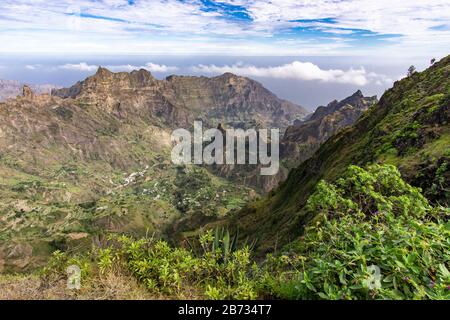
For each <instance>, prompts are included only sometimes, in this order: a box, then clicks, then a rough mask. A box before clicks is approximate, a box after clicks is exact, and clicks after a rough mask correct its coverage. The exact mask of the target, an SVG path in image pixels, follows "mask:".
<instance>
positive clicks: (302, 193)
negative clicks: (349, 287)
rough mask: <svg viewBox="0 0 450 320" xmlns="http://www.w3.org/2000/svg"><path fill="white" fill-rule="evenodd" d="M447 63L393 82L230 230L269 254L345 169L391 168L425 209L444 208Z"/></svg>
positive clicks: (297, 229) (448, 197)
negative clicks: (323, 184) (319, 188)
mask: <svg viewBox="0 0 450 320" xmlns="http://www.w3.org/2000/svg"><path fill="white" fill-rule="evenodd" d="M449 120H450V56H447V57H446V58H444V59H442V60H441V61H439V62H437V63H435V64H434V65H433V66H431V67H430V68H429V69H427V70H425V71H423V72H420V73H414V74H413V75H411V76H409V77H407V78H404V79H402V80H400V81H397V82H396V83H395V84H394V86H393V88H392V89H390V90H388V91H386V92H385V94H384V95H383V96H382V97H381V99H380V101H379V103H377V104H376V105H374V106H373V107H371V108H370V109H369V110H368V111H367V112H366V113H365V114H364V116H363V117H362V118H361V119H360V120H359V121H358V122H357V123H356V124H355V125H354V126H353V127H350V128H347V129H345V130H343V131H341V132H340V133H338V134H337V135H335V136H333V137H331V138H330V139H329V140H328V141H327V142H326V143H324V144H323V145H322V147H321V148H320V149H319V150H318V151H317V152H316V154H315V155H314V156H313V157H311V158H310V159H309V160H307V161H305V162H303V163H302V164H301V165H300V166H299V167H297V168H296V169H294V170H292V171H291V172H290V174H289V177H288V179H287V180H286V181H285V182H284V183H283V184H281V185H280V187H279V188H278V189H276V190H273V191H272V192H271V193H270V195H269V196H268V197H267V198H265V199H263V200H261V201H258V202H255V203H252V204H251V205H249V206H247V207H246V208H245V209H244V210H243V211H241V212H239V213H237V214H236V215H235V216H234V219H233V220H232V221H231V225H233V226H234V227H238V228H239V229H240V230H242V231H244V232H243V233H244V235H252V236H254V237H256V238H257V239H258V240H259V243H260V249H261V250H262V251H272V250H273V249H274V247H275V246H279V245H280V244H284V243H287V242H289V241H290V240H293V239H295V238H297V237H298V236H299V235H301V234H302V232H303V229H304V226H305V224H306V222H307V221H308V220H309V219H311V218H312V217H313V216H314V214H313V213H308V212H307V210H305V204H306V201H307V200H308V198H309V196H310V195H311V194H312V192H313V191H314V189H315V187H316V185H317V183H318V182H319V181H320V180H321V179H325V180H327V181H334V180H335V179H336V178H338V177H340V176H341V175H342V174H343V173H344V172H345V169H346V168H347V167H348V166H349V165H351V164H354V165H360V166H364V165H366V164H370V163H386V164H393V165H396V166H397V167H398V168H399V170H400V172H401V174H402V177H403V178H404V179H405V180H406V181H407V182H409V183H411V184H412V185H414V186H418V187H420V188H422V191H423V193H424V195H425V196H426V197H427V198H428V199H429V200H430V201H432V202H434V203H436V204H441V205H444V206H448V205H449V203H450V189H449V188H450V171H449V165H450V123H449Z"/></svg>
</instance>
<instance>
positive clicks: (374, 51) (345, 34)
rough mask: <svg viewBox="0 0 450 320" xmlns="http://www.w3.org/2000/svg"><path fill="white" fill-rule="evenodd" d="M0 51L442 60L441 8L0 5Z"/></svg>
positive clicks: (240, 2) (391, 0) (448, 26)
mask: <svg viewBox="0 0 450 320" xmlns="http://www.w3.org/2000/svg"><path fill="white" fill-rule="evenodd" d="M0 41H1V42H2V43H7V44H8V45H2V46H1V47H0V52H53V53H54V52H62V53H66V52H71V53H74V52H83V53H87V52H91V53H110V52H116V53H120V54H173V55H175V54H181V55H183V54H184V55H192V54H196V55H198V54H203V55H206V54H208V55H239V56H242V55H251V56H256V55H278V56H288V55H290V56H292V55H383V54H389V55H403V56H404V55H409V56H410V55H416V56H417V55H422V56H425V55H438V56H439V55H444V54H446V53H447V52H445V51H446V50H448V47H449V44H450V2H449V1H448V0H427V1H425V0H341V1H337V0H314V1H312V0H272V1H262V0H221V1H219V0H97V1H94V0H81V1H74V0H62V1H44V0H2V1H1V2H0Z"/></svg>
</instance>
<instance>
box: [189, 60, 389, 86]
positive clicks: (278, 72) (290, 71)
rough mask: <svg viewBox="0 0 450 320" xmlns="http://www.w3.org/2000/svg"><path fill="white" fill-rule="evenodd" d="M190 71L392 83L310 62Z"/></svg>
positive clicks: (361, 83)
mask: <svg viewBox="0 0 450 320" xmlns="http://www.w3.org/2000/svg"><path fill="white" fill-rule="evenodd" d="M191 69H192V71H194V72H196V73H200V74H221V73H225V72H232V73H235V74H238V75H243V76H249V77H262V78H266V77H267V78H277V79H294V80H304V81H322V82H330V83H344V84H353V85H357V86H364V85H367V84H368V83H370V82H374V83H376V84H379V85H382V84H385V83H392V80H391V79H389V78H387V77H386V76H384V75H380V74H376V73H374V72H370V73H368V72H366V70H365V69H364V68H363V67H361V68H358V69H353V68H350V69H348V70H340V69H328V70H324V69H321V68H320V67H319V66H317V65H315V64H313V63H311V62H300V61H294V62H292V63H289V64H284V65H281V66H275V67H256V66H253V65H242V64H234V65H231V66H228V65H226V66H216V65H198V66H195V67H192V68H191Z"/></svg>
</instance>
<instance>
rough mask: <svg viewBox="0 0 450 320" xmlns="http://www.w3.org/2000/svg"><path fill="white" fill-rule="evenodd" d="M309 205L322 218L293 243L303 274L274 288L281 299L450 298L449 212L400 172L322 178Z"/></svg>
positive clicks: (354, 170)
mask: <svg viewBox="0 0 450 320" xmlns="http://www.w3.org/2000/svg"><path fill="white" fill-rule="evenodd" d="M307 206H308V209H309V210H311V211H312V212H314V213H315V214H316V217H315V218H314V219H313V220H312V221H311V222H310V223H309V225H308V226H307V228H306V230H305V233H304V234H305V235H304V238H302V239H301V240H299V241H297V242H296V243H295V244H293V245H291V249H292V250H293V251H294V252H295V255H294V257H295V258H292V257H290V258H288V259H289V263H290V264H291V266H292V268H293V269H295V270H297V272H295V273H294V274H292V275H291V276H290V277H289V278H288V279H287V280H286V281H281V280H279V281H278V283H275V285H273V288H274V289H273V290H274V291H276V292H275V293H276V294H278V295H279V296H283V295H284V297H285V298H300V299H317V298H322V299H427V298H428V299H449V298H450V287H449V285H450V273H449V271H448V269H449V261H450V237H449V235H450V232H449V224H448V222H447V224H445V221H446V220H448V217H449V210H448V209H444V208H433V207H431V206H430V204H429V203H428V201H427V200H426V199H425V198H424V197H423V196H422V195H421V194H420V190H418V189H417V188H414V187H412V186H410V185H408V184H407V183H405V182H404V181H403V180H402V179H401V176H400V173H399V172H398V170H397V169H396V168H395V167H393V166H389V165H373V166H369V167H368V168H367V170H365V169H362V168H359V167H356V166H351V167H350V168H349V170H348V172H347V174H346V175H345V176H344V177H343V178H342V179H339V180H338V181H337V182H336V184H329V183H327V182H324V181H322V182H321V183H320V184H319V185H318V186H317V190H316V192H315V193H314V194H313V195H312V196H311V197H310V198H309V201H308V205H307ZM299 257H300V259H299ZM373 268H379V271H380V277H379V280H380V282H379V283H378V285H377V286H371V285H370V283H371V281H373V280H374V278H373V276H372V274H371V270H373ZM280 283H282V284H283V286H284V287H285V288H284V289H280V288H281V287H282V286H281V285H280ZM277 286H278V287H277ZM286 287H288V289H286ZM286 292H287V296H286V295H285V294H286Z"/></svg>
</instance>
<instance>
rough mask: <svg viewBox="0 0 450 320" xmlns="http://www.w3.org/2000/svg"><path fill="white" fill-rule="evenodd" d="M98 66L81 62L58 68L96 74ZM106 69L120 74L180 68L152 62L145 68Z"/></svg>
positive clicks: (115, 66) (130, 66)
mask: <svg viewBox="0 0 450 320" xmlns="http://www.w3.org/2000/svg"><path fill="white" fill-rule="evenodd" d="M98 67H99V66H98V65H90V64H87V63H86V62H80V63H76V64H71V63H68V64H64V65H61V66H58V68H59V69H66V70H72V71H82V72H94V71H96V70H97V69H98ZM103 67H105V68H106V69H109V70H111V71H113V72H120V71H127V72H131V71H133V70H139V69H146V70H148V71H150V72H172V71H176V70H178V67H176V66H167V65H164V64H156V63H152V62H148V63H146V64H145V65H144V66H135V65H131V64H124V65H106V66H103Z"/></svg>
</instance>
